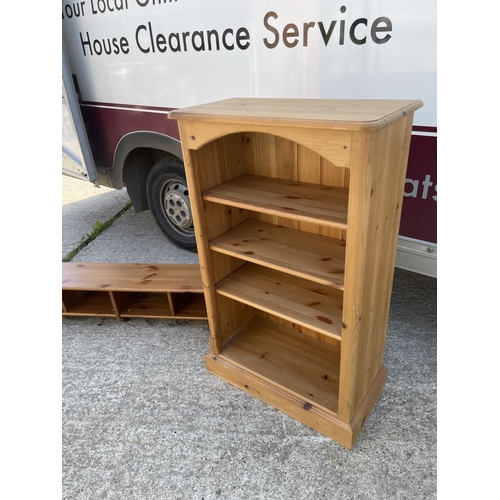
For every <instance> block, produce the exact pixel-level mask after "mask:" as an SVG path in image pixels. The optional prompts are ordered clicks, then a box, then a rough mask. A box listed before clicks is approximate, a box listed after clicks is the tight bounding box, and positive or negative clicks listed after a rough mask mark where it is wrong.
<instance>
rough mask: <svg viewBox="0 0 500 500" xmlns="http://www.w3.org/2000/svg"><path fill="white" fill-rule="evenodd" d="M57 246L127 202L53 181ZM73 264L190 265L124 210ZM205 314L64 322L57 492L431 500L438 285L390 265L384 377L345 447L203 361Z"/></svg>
mask: <svg viewBox="0 0 500 500" xmlns="http://www.w3.org/2000/svg"><path fill="white" fill-rule="evenodd" d="M62 191H63V207H62V229H63V231H62V237H63V238H62V239H63V241H62V249H63V251H62V254H63V256H64V255H66V254H67V253H68V251H69V250H71V249H72V248H74V247H75V246H77V244H78V243H79V241H81V239H82V237H84V235H85V234H86V233H87V232H90V231H91V229H92V226H93V224H94V223H95V221H96V220H99V221H100V222H102V223H103V222H105V221H106V220H108V219H109V218H111V217H113V216H114V215H115V214H116V213H118V212H119V211H120V210H121V209H122V208H123V207H124V206H125V205H126V204H127V202H128V198H127V195H126V191H113V190H108V189H105V188H101V189H100V190H98V189H96V188H94V187H92V186H89V185H88V184H86V183H84V182H82V181H79V180H75V179H70V178H68V177H63V182H62ZM73 260H74V261H79V262H86V261H87V262H151V263H176V262H179V263H181V262H182V263H196V262H197V256H196V254H193V253H190V252H186V251H183V250H180V249H178V248H176V247H175V246H174V245H172V244H171V243H170V242H169V241H168V240H167V239H166V238H165V237H164V236H163V233H162V232H161V231H160V230H159V229H158V227H157V226H156V224H155V222H154V221H153V218H152V216H151V214H150V212H149V211H148V212H143V213H136V212H135V211H134V209H133V208H131V209H129V210H128V211H126V212H125V213H124V214H123V215H122V216H121V217H120V218H118V219H117V220H116V221H115V222H114V223H113V224H112V225H111V226H110V227H108V228H107V229H106V230H105V231H104V232H103V233H102V234H101V235H99V236H98V237H97V238H96V239H95V240H94V241H93V242H91V243H90V244H89V245H88V246H87V247H85V248H84V249H83V250H82V251H81V252H80V253H78V254H77V255H76V256H75V257H74V259H73ZM208 336H209V331H208V326H207V323H206V322H204V321H201V322H195V321H175V320H171V321H169V320H161V321H160V320H155V321H151V320H142V319H136V320H130V321H128V322H118V321H116V320H113V319H101V318H73V317H67V318H62V367H63V373H62V377H63V388H62V400H63V407H62V464H63V470H62V498H63V499H66V500H70V499H71V500H76V499H79V500H83V499H89V500H90V499H92V500H94V499H127V500H129V499H141V500H163V499H166V500H167V499H168V500H170V499H172V500H174V499H179V500H183V499H193V500H194V499H196V500H202V499H203V500H209V499H210V500H212V499H230V500H233V499H234V500H237V499H245V500H247V499H265V500H267V499H269V500H271V499H284V500H285V499H286V500H289V499H290V500H291V499H304V498H311V499H323V498H324V499H349V500H350V499H370V500H373V499H412V500H417V499H425V500H427V499H432V498H436V489H437V465H436V460H437V457H436V453H437V452H436V450H437V402H436V396H437V394H436V393H437V374H436V372H437V362H436V351H437V338H436V337H437V335H436V280H435V279H434V278H429V277H426V276H422V275H418V274H415V273H412V272H408V271H404V270H401V269H396V273H395V279H394V287H393V295H392V302H391V313H390V320H389V327H388V334H387V344H386V352H385V364H386V365H387V367H388V380H387V384H386V386H385V388H384V390H383V392H382V395H381V397H380V399H379V401H378V402H377V404H376V405H375V408H374V410H373V411H372V413H371V415H370V416H369V418H368V420H367V422H366V424H365V426H364V428H363V430H362V432H361V434H360V437H359V438H358V441H357V442H356V444H355V446H354V448H353V449H352V450H347V449H346V448H343V447H342V446H340V445H339V444H337V443H335V442H334V441H332V440H330V439H328V438H326V437H324V436H322V435H321V434H319V433H317V432H316V431H314V430H312V429H310V428H308V427H306V426H305V425H303V424H301V423H300V422H298V421H296V420H294V419H292V418H291V417H288V416H287V415H285V414H283V413H281V412H280V411H278V410H276V409H274V408H272V407H270V406H268V405H267V404H265V403H263V402H261V401H259V400H257V399H255V398H253V397H251V396H250V395H248V394H246V393H244V392H242V391H240V390H238V389H237V388H235V387H233V386H232V385H230V384H228V383H226V382H224V381H223V380H221V379H219V378H217V377H215V376H213V375H211V374H210V373H208V372H207V371H206V369H205V365H204V360H203V357H204V355H205V354H206V352H207V351H208Z"/></svg>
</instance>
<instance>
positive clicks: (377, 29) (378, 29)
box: [370, 17, 392, 45]
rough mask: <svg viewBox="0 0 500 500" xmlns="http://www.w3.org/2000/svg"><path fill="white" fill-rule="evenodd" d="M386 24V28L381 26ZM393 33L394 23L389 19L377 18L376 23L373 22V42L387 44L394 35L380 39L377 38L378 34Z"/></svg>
mask: <svg viewBox="0 0 500 500" xmlns="http://www.w3.org/2000/svg"><path fill="white" fill-rule="evenodd" d="M382 23H384V24H385V26H381V24H382ZM390 31H392V22H391V20H390V19H389V18H388V17H377V19H375V21H373V24H372V29H371V33H370V34H371V36H372V40H373V41H374V42H375V43H376V44H379V45H380V44H382V43H387V42H388V41H389V40H390V39H391V36H392V35H385V36H384V37H383V38H379V37H378V36H377V33H387V32H390Z"/></svg>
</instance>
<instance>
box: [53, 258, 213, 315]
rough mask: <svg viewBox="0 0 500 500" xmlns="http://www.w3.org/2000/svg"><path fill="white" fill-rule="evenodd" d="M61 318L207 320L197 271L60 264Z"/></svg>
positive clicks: (177, 266)
mask: <svg viewBox="0 0 500 500" xmlns="http://www.w3.org/2000/svg"><path fill="white" fill-rule="evenodd" d="M62 315H63V316H100V317H109V318H116V319H118V320H124V319H131V318H150V319H193V320H206V319H207V311H206V307H205V298H204V295H203V285H202V282H201V276H200V268H199V266H198V265H196V264H128V263H125V264H120V263H109V262H107V263H98V262H85V263H83V262H81V263H78V262H63V264H62Z"/></svg>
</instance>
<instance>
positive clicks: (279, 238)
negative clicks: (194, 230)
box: [209, 219, 345, 290]
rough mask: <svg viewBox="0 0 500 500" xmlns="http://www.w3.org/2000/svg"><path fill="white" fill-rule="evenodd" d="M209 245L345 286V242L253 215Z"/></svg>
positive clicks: (273, 267) (329, 284)
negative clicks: (255, 217) (278, 224)
mask: <svg viewBox="0 0 500 500" xmlns="http://www.w3.org/2000/svg"><path fill="white" fill-rule="evenodd" d="M209 246H210V249H211V250H214V251H216V252H221V253H224V254H226V255H230V256H233V257H237V258H239V259H243V260H246V261H249V262H254V263H256V264H259V265H261V266H266V267H269V268H272V269H276V270H278V271H283V272H286V273H290V274H292V275H294V276H299V277H303V278H306V279H310V280H312V281H315V282H317V283H322V284H324V285H328V286H332V287H335V288H338V289H340V290H342V289H343V288H344V259H345V242H344V241H342V240H332V239H329V238H326V237H325V236H320V235H318V234H312V233H303V232H300V231H298V230H296V229H291V228H287V227H283V226H275V225H273V224H269V223H267V222H260V221H256V220H252V219H248V220H247V221H245V222H243V223H241V224H240V225H238V226H236V227H234V228H233V229H231V230H230V231H227V232H226V233H224V234H222V235H221V236H219V237H218V238H216V239H214V240H212V241H211V242H210V245H209Z"/></svg>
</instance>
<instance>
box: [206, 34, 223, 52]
mask: <svg viewBox="0 0 500 500" xmlns="http://www.w3.org/2000/svg"><path fill="white" fill-rule="evenodd" d="M212 35H215V42H216V46H217V50H220V45H219V33H218V31H217V30H210V31H207V41H208V50H212V42H211V37H212Z"/></svg>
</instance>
